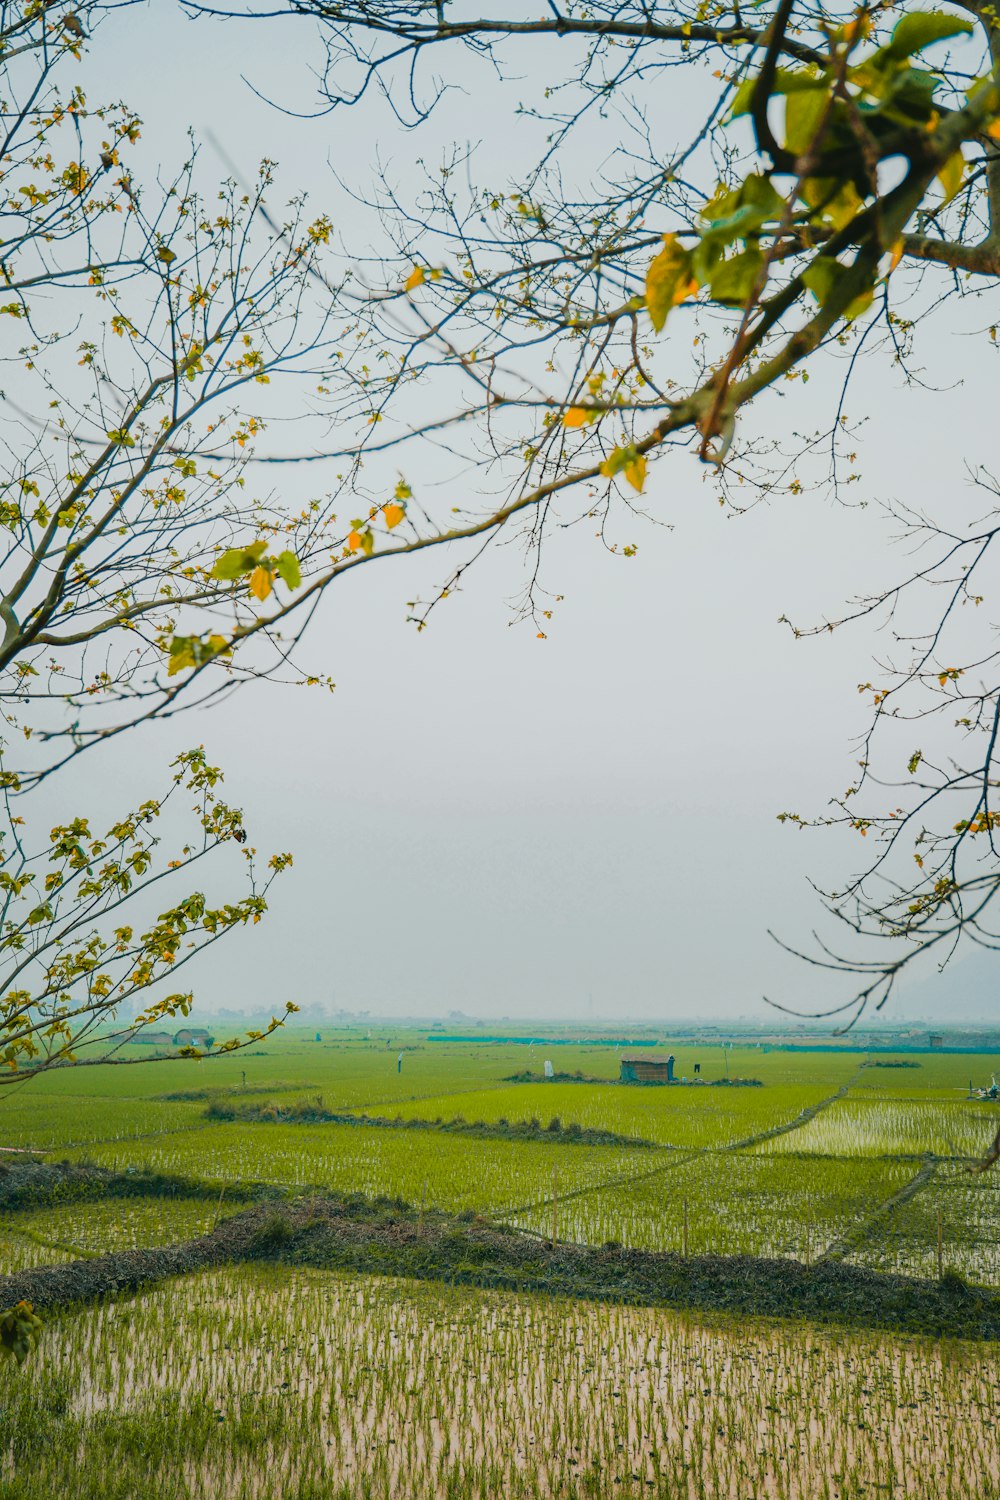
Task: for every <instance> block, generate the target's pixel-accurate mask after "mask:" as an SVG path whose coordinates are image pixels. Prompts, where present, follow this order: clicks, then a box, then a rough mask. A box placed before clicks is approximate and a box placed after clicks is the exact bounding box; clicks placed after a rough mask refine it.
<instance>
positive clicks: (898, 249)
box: [886, 236, 903, 276]
mask: <svg viewBox="0 0 1000 1500" xmlns="http://www.w3.org/2000/svg"><path fill="white" fill-rule="evenodd" d="M902 259H903V239H902V236H900V238H899V239H898V240H897V241H896V243H895V244H894V245H893V247H892V255H891V256H890V258H889V269H888V271H887V272H886V275H887V276H891V275H892V273H893V271H894V270H895V269H896V267H897V266H898V265H899V262H900V261H901V260H902Z"/></svg>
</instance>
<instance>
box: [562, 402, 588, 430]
mask: <svg viewBox="0 0 1000 1500" xmlns="http://www.w3.org/2000/svg"><path fill="white" fill-rule="evenodd" d="M562 420H563V426H564V427H583V426H585V425H586V423H587V422H588V421H589V420H590V412H589V411H588V410H587V408H586V407H585V406H571V407H570V408H569V411H565V412H563V419H562Z"/></svg>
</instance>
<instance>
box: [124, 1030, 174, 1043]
mask: <svg viewBox="0 0 1000 1500" xmlns="http://www.w3.org/2000/svg"><path fill="white" fill-rule="evenodd" d="M132 1040H133V1042H138V1043H140V1045H141V1046H143V1047H172V1046H173V1043H174V1039H173V1037H172V1036H171V1035H170V1032H169V1031H150V1029H149V1027H148V1026H141V1027H140V1028H139V1030H138V1031H137V1032H136V1033H135V1035H134V1036H133V1037H132Z"/></svg>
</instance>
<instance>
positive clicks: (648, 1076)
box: [619, 1055, 674, 1083]
mask: <svg viewBox="0 0 1000 1500" xmlns="http://www.w3.org/2000/svg"><path fill="white" fill-rule="evenodd" d="M619 1077H620V1079H621V1082H622V1083H673V1081H674V1059H673V1055H671V1056H670V1057H668V1058H666V1060H665V1061H663V1062H660V1061H658V1060H657V1061H655V1062H654V1061H653V1059H652V1058H651V1057H623V1058H622V1060H621V1066H620V1068H619Z"/></svg>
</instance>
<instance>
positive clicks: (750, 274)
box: [708, 248, 764, 307]
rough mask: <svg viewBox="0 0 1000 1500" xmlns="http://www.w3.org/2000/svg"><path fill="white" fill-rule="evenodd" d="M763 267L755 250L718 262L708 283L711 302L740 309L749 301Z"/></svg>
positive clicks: (744, 251)
mask: <svg viewBox="0 0 1000 1500" xmlns="http://www.w3.org/2000/svg"><path fill="white" fill-rule="evenodd" d="M763 265H764V256H763V255H762V253H761V252H760V250H758V249H756V248H753V249H749V250H741V251H740V253H739V255H731V256H730V257H729V259H728V260H722V261H719V263H718V265H717V266H716V267H715V269H714V270H713V272H712V275H711V278H710V280H709V283H708V289H709V291H710V293H711V296H712V301H713V302H722V303H723V304H725V305H726V306H727V307H742V306H743V305H744V304H745V303H746V302H747V301H749V299H750V296H751V294H752V293H753V289H754V287H755V285H756V284H757V278H758V276H759V275H760V272H761V269H762V267H763Z"/></svg>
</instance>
